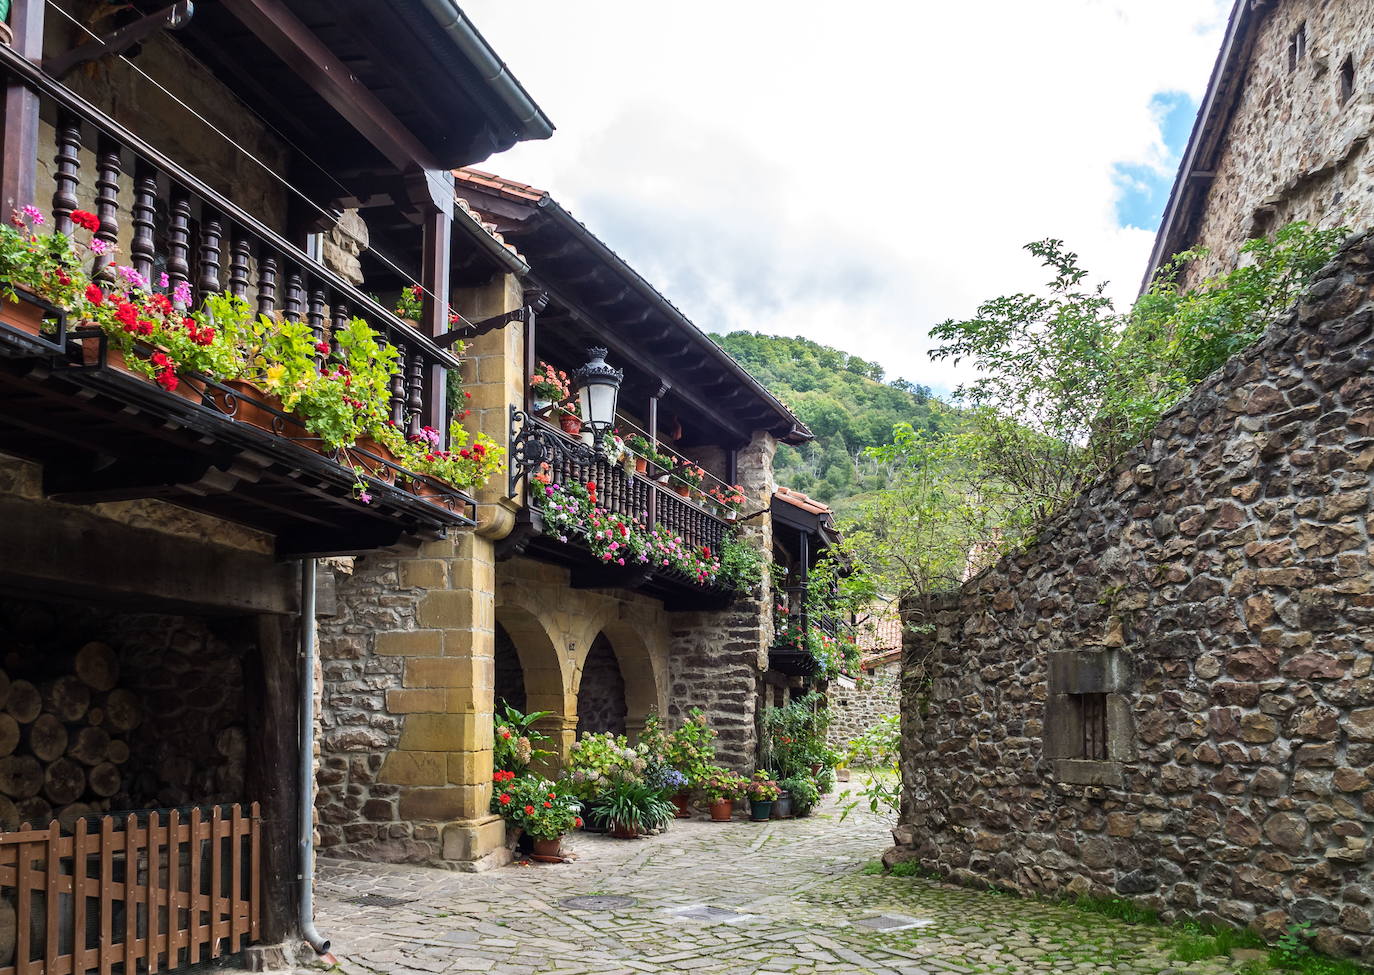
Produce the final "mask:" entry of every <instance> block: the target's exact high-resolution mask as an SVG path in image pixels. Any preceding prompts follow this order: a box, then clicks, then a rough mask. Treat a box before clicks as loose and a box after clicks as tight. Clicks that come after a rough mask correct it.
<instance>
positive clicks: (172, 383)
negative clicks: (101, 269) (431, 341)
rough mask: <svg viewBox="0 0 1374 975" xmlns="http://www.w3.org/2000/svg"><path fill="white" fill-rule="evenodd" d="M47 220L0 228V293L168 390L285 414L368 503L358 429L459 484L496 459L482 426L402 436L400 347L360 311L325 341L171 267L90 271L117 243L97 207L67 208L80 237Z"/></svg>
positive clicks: (482, 473)
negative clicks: (55, 312)
mask: <svg viewBox="0 0 1374 975" xmlns="http://www.w3.org/2000/svg"><path fill="white" fill-rule="evenodd" d="M45 222H46V221H45V219H44V217H43V215H42V213H41V212H39V211H38V210H37V209H35V208H33V207H25V208H24V210H23V211H22V212H21V213H18V214H16V215H15V217H14V218H12V220H11V222H10V223H9V224H8V225H5V226H2V227H0V294H3V295H4V296H5V297H6V298H8V299H10V300H11V301H13V300H14V299H16V298H17V297H18V296H19V295H20V294H21V293H28V294H32V295H36V296H38V297H39V298H42V299H43V300H45V301H47V302H49V303H51V304H53V305H55V306H57V307H59V308H62V309H64V310H65V311H66V312H67V315H68V319H69V322H71V323H79V324H80V326H81V327H83V328H89V329H98V330H99V331H100V332H101V333H103V334H104V336H105V342H106V344H107V346H108V350H109V351H108V358H107V363H108V364H109V365H110V366H111V367H113V368H116V369H124V370H125V371H128V372H131V373H134V374H137V375H141V376H143V377H145V378H147V379H148V380H150V381H152V382H155V383H157V385H159V386H160V387H162V388H163V389H165V390H167V391H168V392H177V391H179V390H180V391H181V392H182V393H183V394H185V393H187V392H190V393H191V397H190V398H193V399H194V400H195V401H197V402H201V403H207V404H208V403H210V402H213V403H215V404H216V405H219V406H220V407H221V408H225V412H229V413H231V414H232V415H234V416H235V417H236V418H237V419H239V420H242V421H244V422H249V423H253V422H254V421H253V419H252V417H253V414H254V411H255V410H256V412H257V413H261V414H263V415H265V416H266V417H267V418H268V419H267V420H266V421H264V422H260V423H258V424H257V425H261V426H264V428H265V429H271V430H273V432H281V431H280V430H278V429H277V424H276V423H275V422H274V419H277V420H279V419H280V418H274V415H273V414H270V413H269V411H267V410H265V409H262V408H261V407H256V406H253V405H251V403H250V402H249V401H250V400H254V401H259V402H261V403H262V404H265V405H266V406H269V407H271V408H273V409H277V410H279V411H280V412H282V413H285V414H288V415H289V417H290V419H291V420H292V421H294V422H296V423H298V424H299V431H300V432H299V435H298V434H297V433H296V432H295V431H293V430H291V426H290V424H289V423H288V424H287V425H286V431H287V435H289V436H291V437H292V438H293V439H296V440H298V441H299V442H301V443H302V444H303V445H305V446H311V447H314V448H315V449H319V450H321V452H333V453H335V454H336V455H337V457H338V459H339V461H340V463H343V464H346V465H348V466H351V467H352V468H353V470H354V471H355V473H356V474H358V476H359V480H358V484H357V486H356V487H357V490H358V491H359V497H360V500H363V501H364V502H366V501H367V500H368V496H367V492H366V482H365V481H363V480H362V474H363V473H365V472H366V471H367V468H366V465H360V463H359V462H358V461H357V460H356V459H354V458H353V457H352V455H351V453H350V448H352V447H354V445H356V444H357V443H358V442H359V441H360V440H366V441H370V442H372V443H373V444H376V445H380V446H381V447H385V448H386V452H389V453H390V454H391V455H392V456H393V457H394V458H396V459H397V460H398V461H399V462H400V463H401V464H403V465H404V466H406V468H407V469H408V470H410V471H412V472H414V473H418V474H428V475H431V476H433V477H435V478H438V479H440V480H443V481H447V482H448V483H450V484H452V485H453V486H454V487H457V488H461V489H471V488H475V487H477V486H479V485H480V484H482V483H483V482H485V480H486V479H487V478H488V477H490V476H491V474H492V473H494V472H495V471H496V470H497V469H499V467H500V466H501V463H502V459H503V451H502V450H501V448H500V447H498V446H497V445H496V444H495V443H494V442H493V441H491V440H490V439H488V438H486V437H483V436H482V435H480V434H479V435H478V436H477V438H476V439H475V440H473V441H472V442H471V443H470V442H469V438H468V434H467V432H466V430H464V429H463V427H462V425H461V423H459V422H458V421H456V420H455V421H454V424H453V425H452V426H451V427H450V429H449V447H448V448H447V449H440V439H439V437H438V436H437V434H435V433H434V432H433V431H429V432H427V433H425V434H422V436H420V437H417V438H414V439H413V440H412V441H407V439H406V438H405V436H404V435H403V434H402V432H401V431H400V430H398V429H397V428H396V426H395V425H394V424H393V421H392V417H391V404H392V393H391V386H392V382H393V379H394V377H395V376H397V375H398V374H399V373H400V371H401V366H400V362H399V356H398V354H397V352H396V350H395V348H393V347H392V346H391V345H389V344H387V343H386V342H384V341H382V337H381V335H380V334H379V333H378V332H377V331H375V330H374V329H373V328H372V327H371V326H370V325H369V324H368V323H367V322H366V321H364V320H363V319H361V318H352V319H350V320H349V321H348V322H346V323H344V324H342V325H338V326H336V327H335V328H334V329H333V331H332V334H331V336H330V341H321V340H320V339H319V338H317V336H316V334H315V332H314V331H313V330H312V329H311V327H310V326H309V325H307V324H306V323H304V322H301V321H296V320H292V319H287V318H283V319H281V320H278V319H277V318H275V317H268V316H265V315H259V314H257V313H255V312H254V311H253V309H252V308H251V307H250V306H249V304H248V302H247V301H246V300H244V299H243V298H241V297H237V296H234V295H230V294H212V295H209V296H208V297H206V299H205V300H204V302H203V303H202V304H201V306H200V307H199V308H195V309H192V308H191V307H190V306H191V301H192V292H191V288H190V286H189V285H188V284H187V283H186V282H185V281H179V282H176V283H175V284H172V282H170V281H169V280H168V276H167V275H166V274H163V275H161V276H160V277H159V279H158V280H157V281H155V282H154V281H149V280H148V279H147V278H146V277H145V276H144V275H143V274H142V273H140V272H139V271H138V270H137V269H135V268H133V267H127V266H123V265H120V264H118V263H112V264H111V266H110V267H111V269H112V273H111V274H109V275H106V276H102V277H101V279H100V280H93V279H92V278H91V276H90V275H89V274H88V273H87V271H86V270H85V262H86V260H87V257H88V256H89V255H94V256H102V257H108V258H110V259H113V257H114V255H113V253H112V251H113V247H112V245H109V244H107V243H106V242H105V241H103V240H101V239H99V238H96V237H94V236H93V232H94V230H95V229H96V228H98V226H99V222H98V220H97V219H96V217H95V216H94V215H93V214H90V213H87V212H86V211H82V210H77V211H74V212H73V213H72V222H73V224H75V225H76V227H77V228H80V229H81V230H83V231H86V232H87V233H88V234H92V236H90V237H89V239H87V240H86V241H85V242H84V243H83V242H82V241H81V240H80V239H78V238H77V237H76V236H70V237H69V236H68V235H65V234H60V233H52V234H40V233H39V232H38V231H37V229H36V228H38V227H40V226H42V225H44V224H45ZM207 379H208V380H211V381H214V382H216V383H219V384H222V385H224V386H226V387H228V388H229V389H231V390H232V391H234V392H236V393H240V394H247V398H244V397H243V396H240V397H239V399H238V400H237V402H236V403H235V409H233V410H231V409H228V408H227V401H226V397H225V395H224V393H223V392H222V391H221V390H218V389H211V388H210V387H207V386H206V385H205V380H207ZM183 386H189V387H190V389H189V390H187V389H183ZM373 470H375V468H374V469H373Z"/></svg>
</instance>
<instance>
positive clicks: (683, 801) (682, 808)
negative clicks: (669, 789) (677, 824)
mask: <svg viewBox="0 0 1374 975" xmlns="http://www.w3.org/2000/svg"><path fill="white" fill-rule="evenodd" d="M691 803H692V797H691V795H690V794H688V793H686V792H679V793H678V794H677V795H675V796H673V805H675V806H677V818H678V819H691V818H692V805H691Z"/></svg>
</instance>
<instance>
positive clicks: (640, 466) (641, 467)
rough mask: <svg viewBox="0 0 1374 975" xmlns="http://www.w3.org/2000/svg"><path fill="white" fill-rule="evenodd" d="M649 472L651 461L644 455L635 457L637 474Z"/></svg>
mask: <svg viewBox="0 0 1374 975" xmlns="http://www.w3.org/2000/svg"><path fill="white" fill-rule="evenodd" d="M648 472H649V462H648V461H647V460H645V459H644V458H643V457H636V458H635V473H636V474H647V473H648Z"/></svg>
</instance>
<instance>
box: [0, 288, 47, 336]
mask: <svg viewBox="0 0 1374 975" xmlns="http://www.w3.org/2000/svg"><path fill="white" fill-rule="evenodd" d="M19 293H20V294H22V292H19ZM0 321H2V322H4V323H5V324H6V325H10V326H13V327H14V328H17V329H19V331H21V332H26V333H27V334H29V335H41V334H42V332H43V309H42V308H39V307H38V306H37V305H34V304H30V303H29V302H27V301H12V300H10V299H9V298H6V299H5V300H4V304H3V305H0Z"/></svg>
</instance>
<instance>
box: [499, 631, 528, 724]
mask: <svg viewBox="0 0 1374 975" xmlns="http://www.w3.org/2000/svg"><path fill="white" fill-rule="evenodd" d="M494 681H495V683H494V693H493V700H494V702H495V704H496V711H497V713H498V714H499V713H501V712H502V711H504V710H505V708H506V705H510V706H511V707H513V708H515V710H517V711H521V712H524V711H528V710H529V707H528V704H529V701H528V699H527V697H526V695H525V671H524V670H523V669H522V668H521V666H520V651H519V650H517V649H516V647H515V640H513V639H512V638H511V635H510V633H509V632H508V631H507V630H506V628H505V627H504V626H502V625H501V624H500V623H497V624H496V648H495V677H494Z"/></svg>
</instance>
